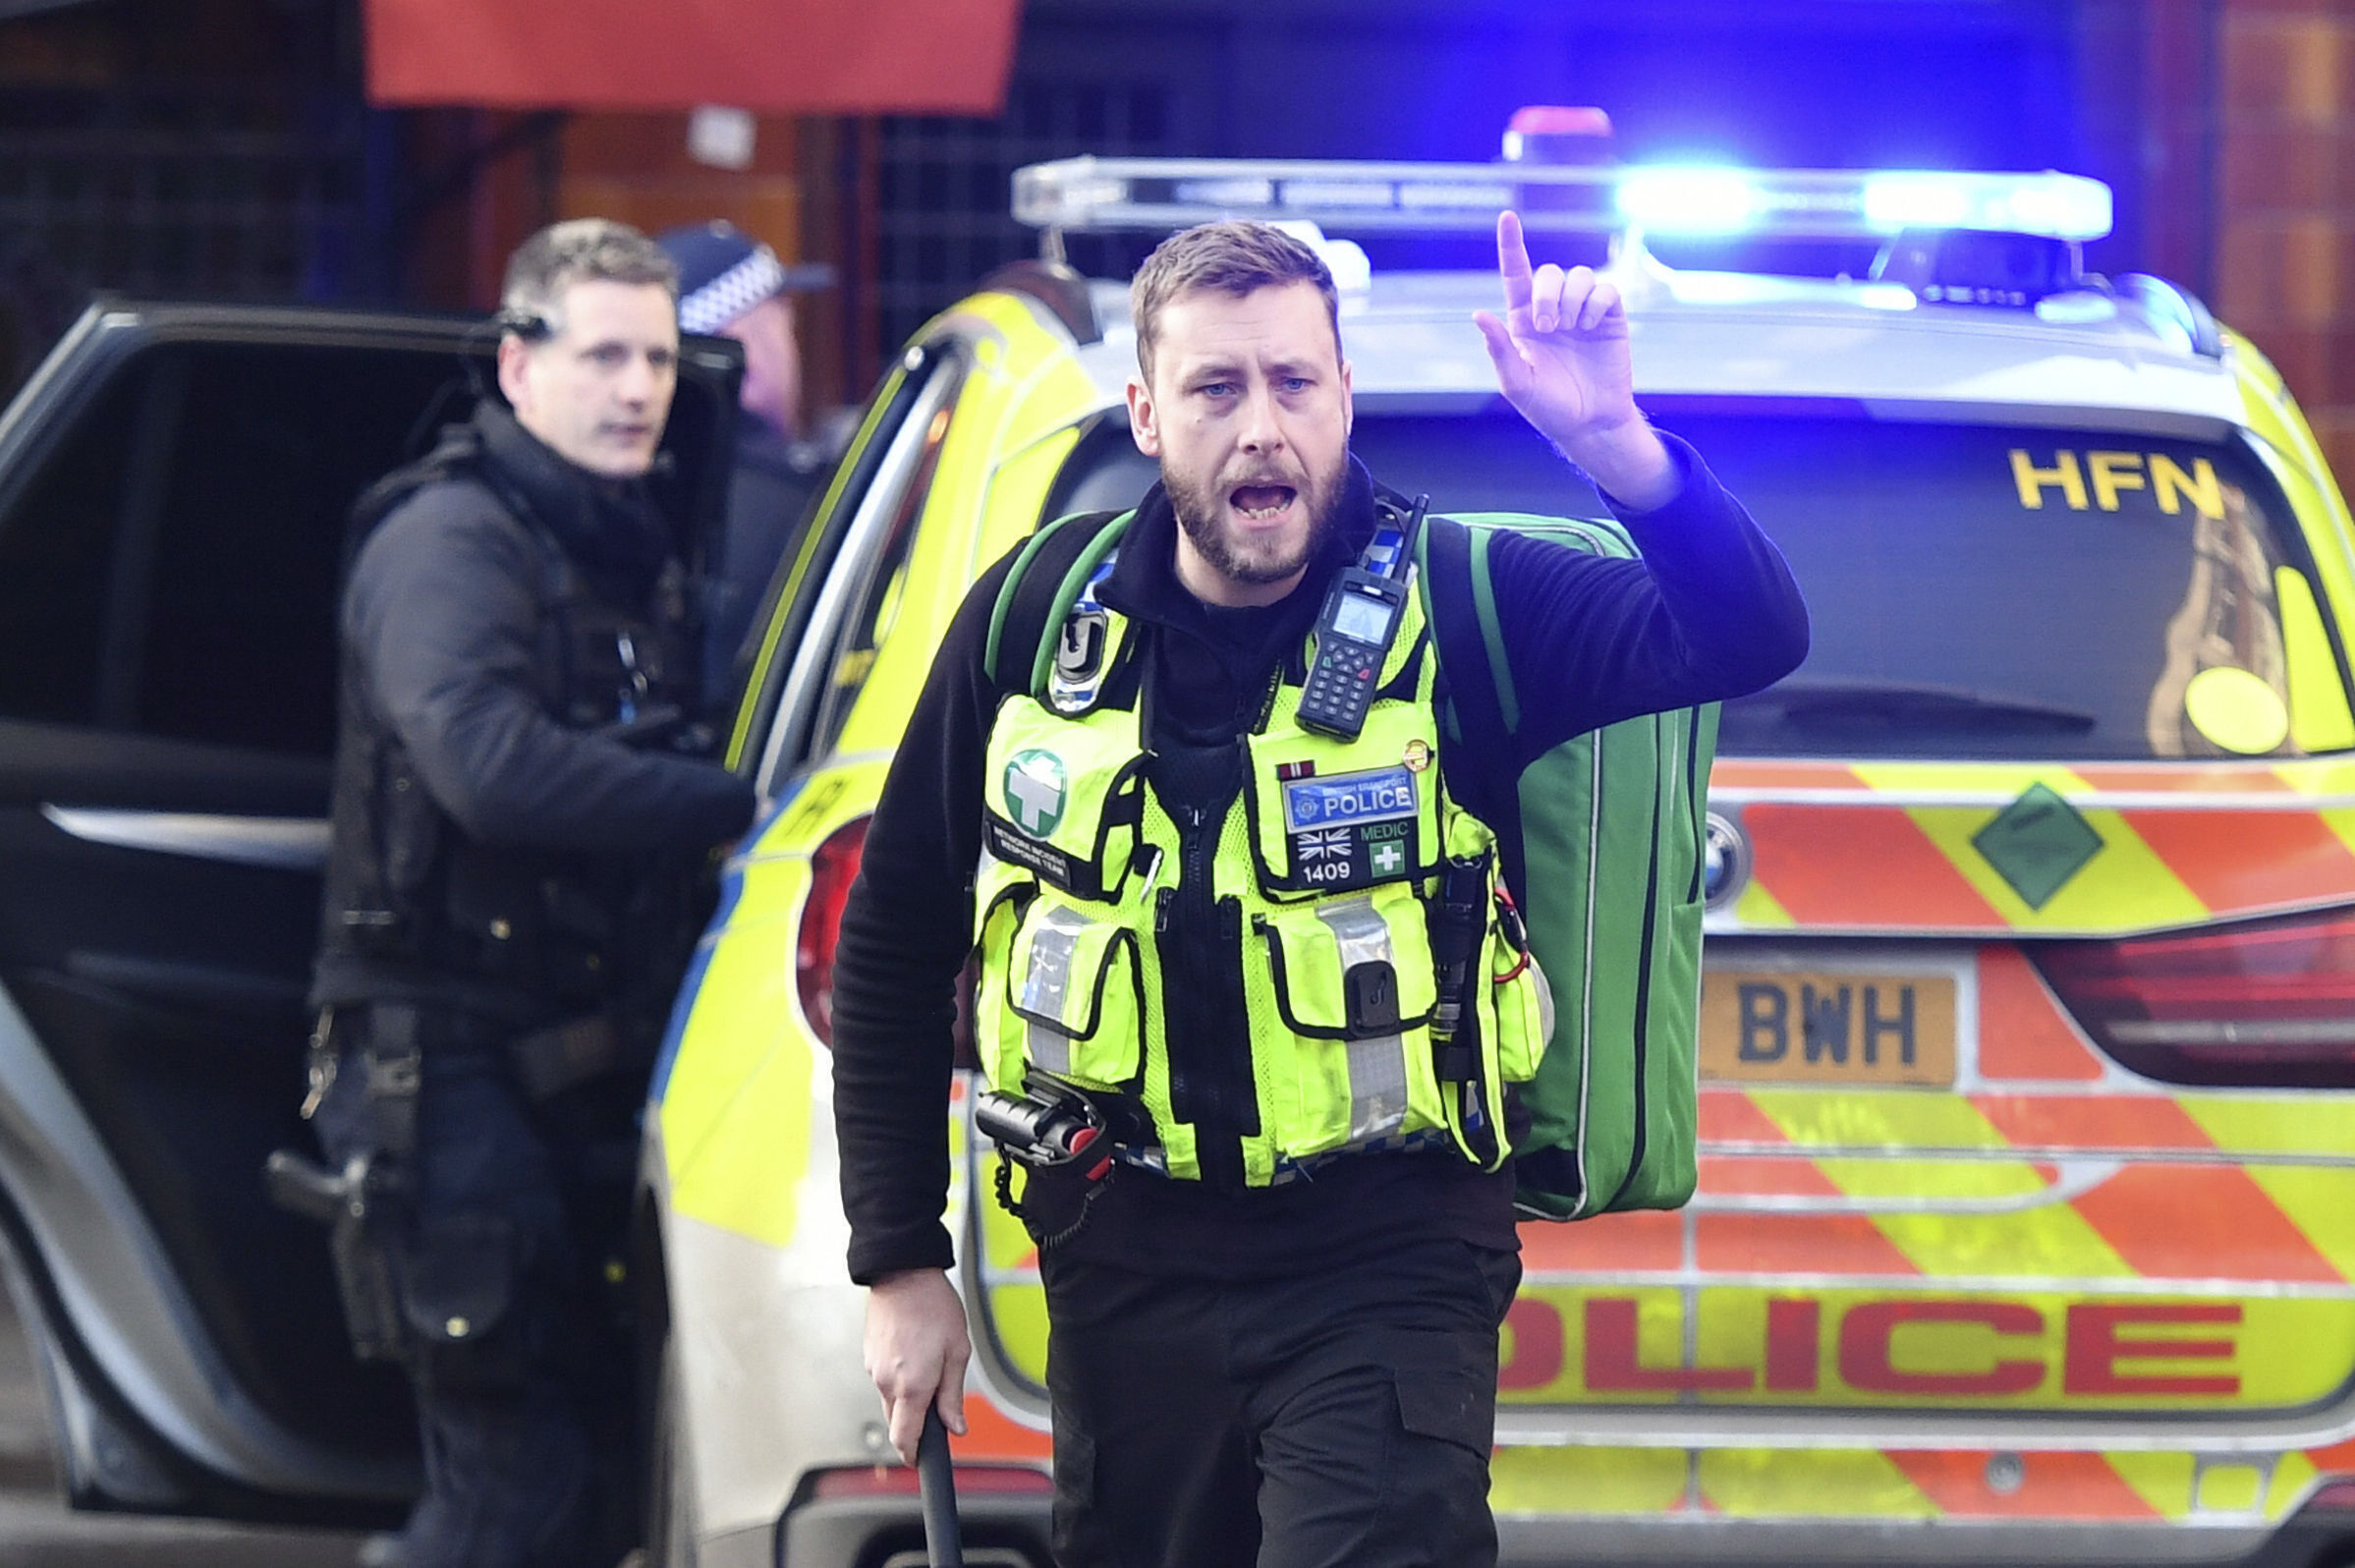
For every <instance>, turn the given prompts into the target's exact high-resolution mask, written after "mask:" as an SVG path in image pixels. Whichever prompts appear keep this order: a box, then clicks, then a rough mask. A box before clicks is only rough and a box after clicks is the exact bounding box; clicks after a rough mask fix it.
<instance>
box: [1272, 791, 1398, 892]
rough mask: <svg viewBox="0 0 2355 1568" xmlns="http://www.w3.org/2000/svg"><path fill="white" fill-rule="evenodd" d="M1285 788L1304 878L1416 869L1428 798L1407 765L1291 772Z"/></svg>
mask: <svg viewBox="0 0 2355 1568" xmlns="http://www.w3.org/2000/svg"><path fill="white" fill-rule="evenodd" d="M1283 790H1284V825H1285V826H1286V827H1287V828H1289V829H1290V830H1291V835H1292V868H1293V874H1294V875H1295V876H1296V877H1297V878H1298V879H1299V880H1301V881H1303V882H1308V883H1312V884H1314V885H1316V886H1318V887H1328V888H1335V889H1340V888H1351V887H1365V886H1369V885H1371V884H1373V883H1375V882H1388V881H1396V880H1398V879H1399V878H1400V877H1404V876H1408V875H1411V874H1413V872H1414V869H1415V820H1416V816H1417V814H1418V807H1419V805H1420V799H1419V795H1418V790H1417V785H1416V780H1415V775H1414V774H1413V773H1411V772H1409V771H1408V770H1407V769H1406V768H1404V767H1382V768H1374V769H1371V770H1369V771H1367V772H1363V773H1335V774H1330V775H1328V776H1326V777H1323V778H1316V777H1311V778H1301V779H1287V780H1285V781H1284V784H1283Z"/></svg>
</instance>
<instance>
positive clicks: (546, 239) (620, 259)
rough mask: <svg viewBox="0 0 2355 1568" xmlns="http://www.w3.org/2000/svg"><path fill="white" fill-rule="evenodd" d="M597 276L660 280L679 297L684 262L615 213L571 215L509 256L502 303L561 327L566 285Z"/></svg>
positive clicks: (630, 280) (613, 280) (599, 280)
mask: <svg viewBox="0 0 2355 1568" xmlns="http://www.w3.org/2000/svg"><path fill="white" fill-rule="evenodd" d="M591 282H594V283H627V284H631V285H633V286H637V285H645V284H655V285H659V286H660V287H661V288H662V289H663V291H664V292H666V293H667V294H669V295H670V297H671V298H672V299H673V300H674V301H675V300H677V299H678V298H679V268H678V265H677V263H675V262H674V261H672V260H671V258H670V256H669V254H668V253H667V252H664V251H663V249H662V248H661V247H660V246H658V245H656V244H655V243H654V242H653V241H651V240H649V239H647V238H646V237H645V235H644V234H641V233H640V232H639V231H638V230H636V229H633V228H631V227H630V226H629V225H628V224H626V223H616V222H614V221H613V220H612V219H611V218H567V219H566V220H565V221H564V222H562V223H551V224H549V225H548V226H547V227H546V228H544V229H542V230H540V231H539V232H538V233H537V234H534V235H533V236H532V238H530V239H529V240H526V241H525V242H524V243H523V244H522V245H520V246H518V247H516V251H515V254H513V255H512V256H509V257H508V258H507V279H506V282H505V284H504V285H503V286H502V287H501V288H500V290H499V307H500V308H501V309H503V310H507V311H511V312H513V313H515V314H516V315H518V316H537V317H539V318H540V319H541V320H542V321H545V322H546V323H547V325H548V328H549V329H551V330H558V329H561V327H562V325H563V323H561V322H559V321H557V320H555V319H554V317H555V314H556V307H557V304H558V302H560V301H561V300H562V299H563V298H564V291H565V290H567V289H569V288H571V287H572V286H573V285H574V284H576V283H591Z"/></svg>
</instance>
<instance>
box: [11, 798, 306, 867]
mask: <svg viewBox="0 0 2355 1568" xmlns="http://www.w3.org/2000/svg"><path fill="white" fill-rule="evenodd" d="M41 815H43V816H45V817H47V818H48V819H49V822H50V824H51V825H52V826H54V827H56V828H57V829H58V830H59V831H60V832H64V833H70V834H72V835H73V836H74V837H76V838H78V839H82V840H84V842H85V843H90V844H110V845H113V846H115V847H117V848H119V849H136V850H148V851H151V852H153V853H154V854H157V855H187V856H191V857H193V858H195V859H196V860H201V861H217V862H220V863H221V864H223V865H228V866H259V867H264V868H268V869H270V870H278V871H316V870H320V869H323V868H325V867H326V865H327V832H328V827H327V820H326V818H324V817H317V816H230V815H218V814H214V813H211V812H142V811H127V810H122V809H119V808H111V807H89V806H49V805H44V806H42V807H41Z"/></svg>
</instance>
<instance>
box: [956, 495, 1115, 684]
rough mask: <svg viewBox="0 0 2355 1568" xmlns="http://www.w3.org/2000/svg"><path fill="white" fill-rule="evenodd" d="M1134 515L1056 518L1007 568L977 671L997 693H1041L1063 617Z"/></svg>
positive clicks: (991, 613) (1089, 513)
mask: <svg viewBox="0 0 2355 1568" xmlns="http://www.w3.org/2000/svg"><path fill="white" fill-rule="evenodd" d="M1136 515H1137V514H1136V512H1135V511H1134V510H1133V509H1132V510H1130V511H1127V512H1081V513H1077V514H1075V515H1073V516H1071V517H1065V518H1057V519H1056V520H1055V521H1054V522H1052V523H1049V524H1047V525H1046V527H1044V528H1042V529H1040V530H1039V531H1038V532H1036V533H1034V534H1032V535H1031V537H1030V540H1029V542H1027V543H1026V544H1024V545H1023V547H1022V553H1021V554H1019V555H1017V556H1016V557H1014V564H1013V565H1012V566H1011V567H1009V568H1008V569H1007V571H1006V580H1005V582H1003V583H1002V584H1000V585H999V586H998V590H997V603H996V604H995V605H994V606H992V607H991V609H990V612H989V644H988V648H987V651H986V652H985V653H984V654H983V658H982V667H983V669H985V670H986V671H987V672H988V675H989V680H990V683H991V684H992V685H994V686H996V687H997V688H998V689H999V690H1000V691H1017V690H1020V691H1028V692H1039V691H1043V690H1044V689H1045V686H1046V676H1047V670H1048V668H1049V666H1050V665H1051V664H1052V662H1053V660H1054V656H1055V636H1056V632H1057V630H1058V628H1059V627H1060V626H1061V624H1062V621H1063V617H1064V615H1065V614H1066V613H1068V612H1069V610H1070V609H1071V606H1072V604H1073V602H1074V601H1075V600H1077V599H1078V598H1079V595H1080V589H1081V588H1083V587H1085V586H1086V584H1087V582H1088V575H1089V574H1090V573H1091V572H1093V571H1094V570H1095V569H1096V567H1097V566H1098V565H1099V564H1101V563H1102V561H1103V558H1104V557H1105V556H1106V555H1109V554H1110V553H1111V552H1112V549H1113V547H1114V546H1115V545H1117V544H1118V543H1119V542H1120V536H1121V535H1122V534H1123V533H1125V532H1128V525H1129V520H1130V519H1131V518H1133V517H1135V516H1136ZM1025 658H1028V660H1029V661H1030V662H1029V664H1028V665H1027V666H1026V665H1025V664H1024V663H1023V662H1022V661H1023V660H1024V659H1025Z"/></svg>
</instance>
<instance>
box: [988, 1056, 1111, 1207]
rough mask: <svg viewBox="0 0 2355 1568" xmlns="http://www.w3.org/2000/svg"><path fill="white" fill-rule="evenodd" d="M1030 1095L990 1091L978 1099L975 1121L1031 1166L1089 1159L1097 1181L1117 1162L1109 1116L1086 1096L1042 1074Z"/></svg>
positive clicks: (1031, 1082)
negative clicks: (1108, 1134)
mask: <svg viewBox="0 0 2355 1568" xmlns="http://www.w3.org/2000/svg"><path fill="white" fill-rule="evenodd" d="M1025 1087H1026V1088H1027V1089H1029V1090H1030V1091H1031V1092H1030V1093H1026V1094H1006V1093H1000V1092H997V1091H996V1090H991V1091H989V1092H986V1093H984V1094H982V1095H981V1098H979V1099H978V1100H976V1101H975V1102H974V1107H973V1120H974V1125H975V1126H976V1127H979V1128H980V1129H981V1131H982V1132H984V1133H986V1134H988V1135H989V1136H990V1137H991V1138H993V1139H995V1140H996V1141H997V1145H998V1147H999V1148H1002V1149H1004V1150H1005V1151H1006V1152H1007V1153H1008V1154H1010V1155H1012V1156H1013V1157H1014V1158H1016V1159H1018V1160H1021V1161H1022V1162H1023V1163H1024V1164H1026V1165H1033V1166H1047V1165H1067V1164H1070V1163H1071V1162H1072V1161H1074V1160H1084V1161H1086V1162H1087V1163H1088V1165H1089V1171H1088V1176H1089V1179H1090V1180H1092V1181H1093V1180H1094V1179H1096V1178H1097V1177H1100V1176H1102V1175H1103V1174H1104V1172H1105V1171H1107V1170H1109V1169H1110V1168H1111V1165H1112V1157H1113V1155H1112V1141H1111V1140H1110V1139H1109V1138H1107V1137H1106V1136H1105V1129H1104V1120H1103V1118H1102V1117H1101V1116H1100V1115H1098V1114H1097V1113H1096V1110H1095V1107H1094V1106H1093V1105H1091V1104H1090V1103H1089V1102H1088V1100H1087V1097H1086V1096H1085V1095H1083V1094H1081V1093H1079V1092H1077V1091H1074V1090H1070V1089H1066V1088H1065V1087H1064V1086H1063V1085H1061V1084H1059V1083H1057V1082H1055V1081H1054V1080H1052V1079H1043V1080H1042V1076H1041V1075H1039V1074H1037V1073H1033V1074H1031V1075H1030V1076H1029V1079H1028V1081H1027V1082H1026V1084H1025Z"/></svg>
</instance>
